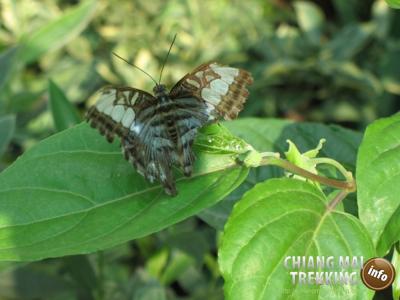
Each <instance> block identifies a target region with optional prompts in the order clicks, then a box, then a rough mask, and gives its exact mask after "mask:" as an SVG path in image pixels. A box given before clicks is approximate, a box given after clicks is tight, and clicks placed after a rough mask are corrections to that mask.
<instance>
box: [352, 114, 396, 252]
mask: <svg viewBox="0 0 400 300" xmlns="http://www.w3.org/2000/svg"><path fill="white" fill-rule="evenodd" d="M399 149H400V114H397V115H394V116H393V117H390V118H385V119H380V120H378V121H375V122H374V123H372V124H371V125H370V126H368V128H367V130H366V132H365V136H364V139H363V142H362V144H361V147H360V151H359V154H358V159H357V182H358V206H359V213H360V219H361V221H362V222H363V223H364V225H365V227H366V228H367V229H368V231H369V233H370V234H371V236H372V240H373V241H374V244H375V245H376V247H377V251H378V254H379V255H385V254H386V253H387V252H389V251H390V249H391V246H392V245H393V243H395V242H397V241H398V240H399V232H400V224H399V220H400V200H399V197H398V195H399V194H400V186H399V185H398V182H399V180H400V157H399Z"/></svg>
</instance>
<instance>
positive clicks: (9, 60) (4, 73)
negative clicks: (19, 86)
mask: <svg viewBox="0 0 400 300" xmlns="http://www.w3.org/2000/svg"><path fill="white" fill-rule="evenodd" d="M16 53H17V48H16V47H12V48H9V49H7V50H5V51H3V52H2V53H1V54H0V70H1V72H0V94H1V91H2V90H3V87H4V85H5V84H6V82H7V80H8V78H9V77H10V74H11V73H12V70H13V68H14V58H15V55H16Z"/></svg>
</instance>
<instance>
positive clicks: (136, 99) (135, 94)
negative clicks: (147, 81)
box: [86, 87, 156, 143]
mask: <svg viewBox="0 0 400 300" xmlns="http://www.w3.org/2000/svg"><path fill="white" fill-rule="evenodd" d="M155 102H156V99H155V98H154V97H153V96H152V95H150V94H149V93H146V92H144V91H141V90H137V89H133V88H130V87H119V88H114V87H107V88H104V89H103V90H102V91H101V95H100V98H99V99H98V101H97V103H96V104H95V105H93V106H92V107H91V108H90V109H89V110H88V112H87V114H86V118H87V120H88V122H89V123H90V126H92V127H93V128H97V129H98V130H99V131H100V133H101V134H102V135H104V136H105V137H106V138H107V141H109V142H110V143H111V142H112V141H113V140H114V137H115V135H117V136H119V137H121V138H123V137H125V136H127V135H128V134H129V132H130V131H131V130H132V129H133V127H134V126H135V118H136V114H137V112H138V111H140V110H141V109H142V108H143V107H144V106H147V105H149V104H152V103H153V104H155Z"/></svg>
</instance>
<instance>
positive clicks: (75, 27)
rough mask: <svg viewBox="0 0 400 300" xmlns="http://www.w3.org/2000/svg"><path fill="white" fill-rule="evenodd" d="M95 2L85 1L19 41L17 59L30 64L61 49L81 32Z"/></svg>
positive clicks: (94, 8)
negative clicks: (48, 53) (46, 54)
mask: <svg viewBox="0 0 400 300" xmlns="http://www.w3.org/2000/svg"><path fill="white" fill-rule="evenodd" d="M96 3H97V2H96V1H94V0H86V1H82V3H81V4H80V5H78V6H76V7H74V8H72V9H71V10H69V11H68V12H66V13H64V14H63V15H62V16H61V17H59V18H58V19H56V20H53V21H51V22H49V23H47V24H46V25H45V26H43V27H42V28H40V29H39V30H37V31H36V32H34V33H32V34H29V36H25V37H24V38H22V41H21V49H20V52H19V59H20V60H22V62H24V63H31V62H33V61H35V60H37V59H38V58H39V57H40V56H42V55H43V54H45V53H46V52H48V51H51V50H55V49H58V48H61V47H62V46H64V45H65V44H67V43H68V42H69V41H70V40H71V39H73V38H74V37H76V36H77V35H78V34H79V33H80V32H82V31H83V30H84V29H85V27H86V25H87V24H88V23H89V21H90V19H91V18H92V16H93V13H94V12H95V10H96Z"/></svg>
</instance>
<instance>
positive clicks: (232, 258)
mask: <svg viewBox="0 0 400 300" xmlns="http://www.w3.org/2000/svg"><path fill="white" fill-rule="evenodd" d="M326 201H327V200H326V198H325V196H324V195H323V194H322V193H321V192H320V191H319V190H318V189H316V188H314V187H313V186H312V185H310V184H308V183H305V182H302V181H298V180H294V179H271V180H268V181H267V182H264V183H260V184H258V185H256V186H255V187H254V188H253V189H252V190H250V191H249V192H248V193H246V194H245V195H244V196H243V198H242V199H241V201H240V202H239V203H238V205H236V206H235V208H234V210H233V212H232V214H231V216H230V217H229V220H228V222H227V224H226V226H225V229H224V236H223V239H222V246H221V248H220V250H219V262H220V266H221V272H222V275H223V276H224V279H225V286H224V290H225V296H226V298H227V299H279V298H280V297H282V295H285V296H287V297H288V296H291V297H293V299H302V298H306V299H320V298H323V299H343V298H346V299H369V298H370V297H371V294H372V293H371V291H370V290H368V289H367V288H366V287H365V286H363V285H362V284H355V285H348V286H340V285H316V286H311V287H310V286H307V285H302V284H297V285H293V284H292V282H291V277H290V276H289V272H290V271H296V269H295V268H292V267H289V269H286V268H285V266H284V259H285V258H286V257H287V256H307V257H308V256H313V257H316V256H324V257H328V256H334V257H335V258H338V257H339V256H341V255H343V256H346V255H347V256H350V257H353V256H364V257H373V256H374V254H375V250H374V247H373V244H372V242H371V239H370V237H369V235H368V232H367V231H366V229H365V228H364V227H363V226H362V224H361V222H360V221H359V220H358V219H356V218H355V217H353V216H352V215H350V214H347V213H342V212H336V211H331V210H330V209H329V208H327V206H326ZM289 265H290V264H289ZM313 269H314V268H313ZM341 269H342V267H339V266H337V265H336V266H335V267H334V268H331V269H330V270H329V271H330V272H333V271H343V270H341ZM348 269H350V270H351V268H348ZM344 270H346V269H344ZM310 271H311V270H310ZM354 271H356V274H358V269H357V268H354V270H353V271H352V272H354ZM349 272H351V271H349ZM358 280H361V279H359V278H358ZM359 283H360V282H359ZM310 290H311V291H313V292H312V293H311V292H310Z"/></svg>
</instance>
